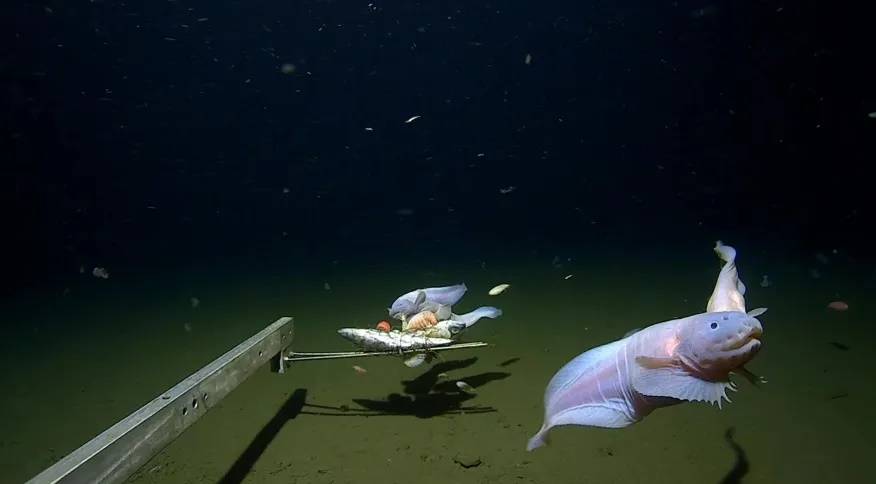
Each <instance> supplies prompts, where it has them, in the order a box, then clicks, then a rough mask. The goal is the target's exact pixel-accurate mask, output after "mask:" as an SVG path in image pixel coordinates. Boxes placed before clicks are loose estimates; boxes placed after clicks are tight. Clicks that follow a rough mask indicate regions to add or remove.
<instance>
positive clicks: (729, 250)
mask: <svg viewBox="0 0 876 484" xmlns="http://www.w3.org/2000/svg"><path fill="white" fill-rule="evenodd" d="M714 250H715V253H716V254H718V257H720V258H721V261H723V262H725V263H731V264H732V263H735V262H736V249H734V248H733V247H730V246H729V245H724V243H723V242H721V241H720V240H718V241H715V249H714Z"/></svg>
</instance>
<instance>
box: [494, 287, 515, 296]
mask: <svg viewBox="0 0 876 484" xmlns="http://www.w3.org/2000/svg"><path fill="white" fill-rule="evenodd" d="M509 287H511V284H499V285H498V286H496V287H494V288H492V289H490V291H489V294H490V296H498V295H499V294H502V293H503V292H505V290H506V289H508V288H509Z"/></svg>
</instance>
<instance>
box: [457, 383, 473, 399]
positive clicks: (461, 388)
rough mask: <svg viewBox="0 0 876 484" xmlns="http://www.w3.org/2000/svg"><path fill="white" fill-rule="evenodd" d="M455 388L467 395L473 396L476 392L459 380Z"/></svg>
mask: <svg viewBox="0 0 876 484" xmlns="http://www.w3.org/2000/svg"><path fill="white" fill-rule="evenodd" d="M456 388H459V389H460V390H462V391H464V392H465V393H468V394H469V395H474V394H475V393H477V390H475V389H474V387H473V386H471V385H469V384H468V383H466V382H464V381H462V380H459V381H458V382H456Z"/></svg>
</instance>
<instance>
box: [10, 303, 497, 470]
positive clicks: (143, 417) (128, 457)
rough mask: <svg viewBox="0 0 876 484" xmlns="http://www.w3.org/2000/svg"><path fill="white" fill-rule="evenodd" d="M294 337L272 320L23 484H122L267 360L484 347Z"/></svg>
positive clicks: (281, 369)
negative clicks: (401, 346) (400, 347)
mask: <svg viewBox="0 0 876 484" xmlns="http://www.w3.org/2000/svg"><path fill="white" fill-rule="evenodd" d="M294 335H295V324H294V321H293V319H292V318H290V317H282V318H280V319H278V320H276V321H274V322H273V323H272V324H271V325H269V326H268V327H266V328H265V329H263V330H261V331H259V332H258V333H256V334H255V335H253V336H252V337H250V338H249V339H247V340H246V341H244V342H243V343H240V344H239V345H237V346H235V347H234V348H232V349H231V350H229V351H228V352H226V353H225V354H224V355H222V356H220V357H219V358H216V359H215V360H213V362H211V363H210V364H208V365H207V366H205V367H203V368H201V369H200V370H198V371H196V372H195V373H193V374H192V375H190V376H189V377H187V378H185V379H184V380H183V381H181V382H179V383H177V384H176V385H175V386H173V387H172V388H171V389H169V390H167V391H166V392H164V393H162V394H161V395H159V396H157V397H155V398H154V399H153V400H152V401H151V402H149V403H147V404H146V405H143V406H142V407H141V408H140V409H138V410H137V411H135V412H134V413H132V414H130V415H128V416H127V417H125V418H124V419H122V420H121V421H119V422H118V423H116V424H115V425H113V426H112V427H110V428H108V429H107V430H105V431H104V432H103V433H101V434H100V435H98V436H97V437H94V438H93V439H91V440H90V441H88V442H86V443H85V444H84V445H82V446H81V447H79V448H78V449H76V450H74V451H73V452H71V453H70V454H68V455H67V456H65V457H64V458H62V459H61V460H59V461H58V462H56V463H55V464H53V465H52V466H51V467H49V468H47V469H46V470H44V471H42V472H41V473H39V474H38V475H36V476H35V477H33V478H32V479H31V480H29V481H28V482H27V484H55V483H64V484H79V483H83V484H85V483H87V484H93V483H101V484H117V483H122V482H124V481H125V480H126V479H128V477H130V476H131V475H132V474H133V473H134V472H136V471H137V470H138V469H139V468H140V467H142V466H143V465H144V464H146V462H148V461H149V459H151V458H152V457H154V456H155V455H156V454H157V453H158V452H160V451H161V449H163V448H164V447H166V446H167V445H168V444H170V443H171V442H172V441H173V440H174V439H176V438H177V437H178V436H179V435H180V434H182V433H183V432H184V431H185V430H186V429H187V428H188V427H189V426H191V425H192V424H193V423H195V422H196V421H197V420H198V419H199V418H201V417H202V416H204V414H206V413H207V411H208V410H210V409H211V408H212V407H214V406H215V405H216V404H218V403H219V402H220V401H222V399H223V398H225V396H226V395H228V394H229V393H231V391H233V390H234V389H235V388H237V386H238V385H240V384H241V383H242V382H243V381H244V380H246V379H247V378H248V377H249V376H250V375H252V374H253V373H254V372H255V371H256V370H257V369H258V368H260V367H261V366H262V365H264V364H265V363H267V362H269V361H270V362H271V363H272V367H273V368H272V369H273V370H275V371H277V372H278V373H285V371H286V368H287V367H288V365H289V364H291V363H293V362H296V361H306V360H326V359H337V358H361V357H369V356H404V355H407V354H412V353H421V352H433V351H447V350H455V349H465V348H479V347H482V346H488V345H487V343H482V342H474V343H456V344H453V345H448V346H438V347H427V348H418V349H413V350H410V351H405V352H398V351H347V352H332V353H296V352H292V351H289V352H287V351H286V350H287V349H288V348H289V346H290V345H291V344H292V339H293V337H294ZM274 365H276V366H274Z"/></svg>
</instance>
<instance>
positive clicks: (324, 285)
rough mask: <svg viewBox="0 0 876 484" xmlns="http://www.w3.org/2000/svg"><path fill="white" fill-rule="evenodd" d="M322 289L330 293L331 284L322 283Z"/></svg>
mask: <svg viewBox="0 0 876 484" xmlns="http://www.w3.org/2000/svg"><path fill="white" fill-rule="evenodd" d="M322 288H323V289H325V290H326V291H331V290H332V286H331V284H329V283H328V282H323V283H322Z"/></svg>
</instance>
